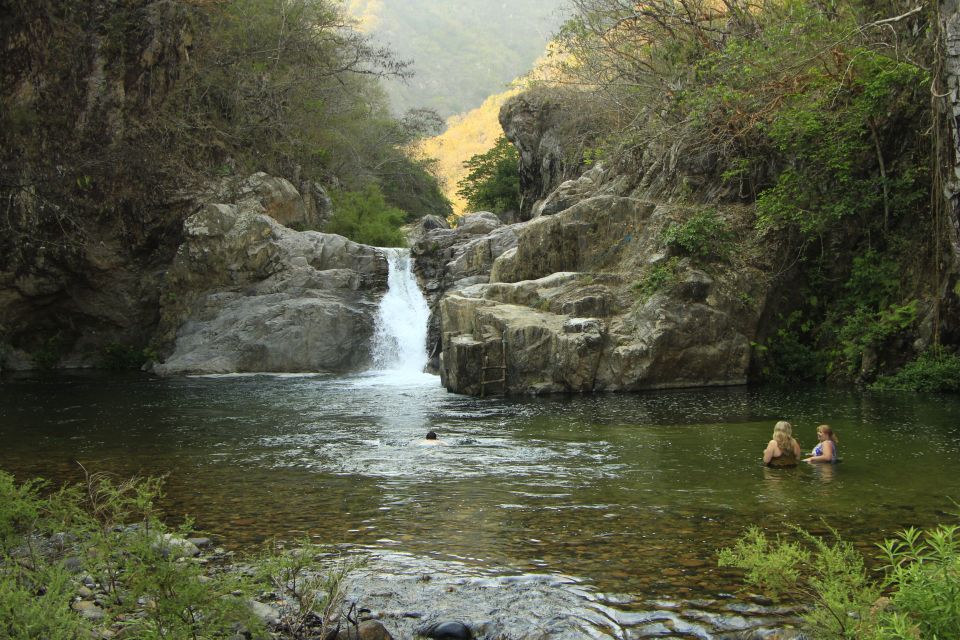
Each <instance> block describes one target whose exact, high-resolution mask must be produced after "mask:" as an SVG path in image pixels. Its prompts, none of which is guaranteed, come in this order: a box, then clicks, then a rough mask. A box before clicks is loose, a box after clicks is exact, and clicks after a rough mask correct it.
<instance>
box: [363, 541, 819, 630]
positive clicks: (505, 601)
mask: <svg viewBox="0 0 960 640" xmlns="http://www.w3.org/2000/svg"><path fill="white" fill-rule="evenodd" d="M348 583H349V584H348V586H347V598H348V601H351V602H355V603H356V604H357V606H358V607H362V608H363V609H365V610H368V611H369V613H368V614H367V615H368V616H369V617H371V618H373V619H376V620H379V621H380V622H382V623H383V625H384V626H385V627H386V628H387V629H388V630H390V632H391V633H392V635H393V636H394V637H396V638H413V637H429V638H437V639H439V638H469V637H473V638H477V639H480V640H484V639H489V640H493V639H494V638H496V639H502V640H534V639H537V640H539V639H546V638H560V639H570V640H573V639H575V638H576V639H580V638H617V639H633V638H699V639H702V640H735V639H737V640H753V639H756V640H760V639H767V638H770V639H773V638H779V639H782V640H791V639H800V638H802V637H803V636H802V635H801V634H800V632H799V630H798V625H799V618H798V613H799V612H798V610H797V609H796V608H794V607H775V606H769V605H766V606H765V605H761V604H756V603H754V602H750V601H745V600H740V599H737V598H734V597H733V596H731V595H728V594H718V595H717V596H716V597H714V598H710V599H696V600H686V601H684V600H648V599H637V598H634V597H633V596H631V595H629V594H605V593H600V592H597V591H595V590H594V589H592V588H591V587H590V586H589V585H586V584H584V583H583V582H581V581H580V580H578V579H576V578H574V577H570V576H564V575H553V574H551V575H545V574H523V575H497V574H495V573H480V572H478V571H476V570H475V569H473V568H471V567H469V566H468V565H466V564H461V563H456V562H442V561H437V560H430V559H424V558H415V557H413V556H408V555H404V554H385V553H379V554H375V555H374V556H373V557H371V559H370V562H369V563H368V565H367V566H366V568H364V569H362V570H360V571H357V572H356V573H354V574H351V576H350V577H349V578H348ZM467 633H469V634H470V635H466V634H467Z"/></svg>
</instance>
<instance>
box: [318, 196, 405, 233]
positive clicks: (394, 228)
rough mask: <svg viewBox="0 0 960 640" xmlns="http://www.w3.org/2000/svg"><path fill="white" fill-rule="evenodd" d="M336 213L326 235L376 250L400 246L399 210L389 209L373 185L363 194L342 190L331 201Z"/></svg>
mask: <svg viewBox="0 0 960 640" xmlns="http://www.w3.org/2000/svg"><path fill="white" fill-rule="evenodd" d="M333 201H334V205H335V209H336V213H335V214H334V215H333V217H332V218H331V219H330V222H329V224H328V225H327V231H329V232H330V233H339V234H340V235H342V236H346V237H348V238H351V239H353V240H355V241H356V242H362V243H363V244H369V245H373V246H376V247H400V246H403V244H404V237H403V233H402V232H401V231H400V228H399V227H400V225H401V224H403V220H404V215H403V211H401V210H400V209H397V208H396V207H391V206H390V205H389V204H387V202H386V200H384V198H383V194H382V193H380V190H379V189H378V188H377V187H376V186H375V185H369V186H368V187H367V188H366V189H364V190H363V191H345V192H341V193H339V194H336V196H335V197H334V199H333Z"/></svg>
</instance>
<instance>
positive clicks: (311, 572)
mask: <svg viewBox="0 0 960 640" xmlns="http://www.w3.org/2000/svg"><path fill="white" fill-rule="evenodd" d="M323 551H324V550H323V548H322V547H321V546H319V545H316V544H314V543H313V542H311V541H310V539H309V538H303V539H302V540H300V541H299V542H298V543H297V544H296V546H295V547H294V548H293V549H287V548H285V547H284V546H283V545H281V544H279V543H276V542H274V543H272V544H271V545H269V546H268V547H267V549H266V550H265V552H264V553H263V555H261V556H260V558H259V560H258V562H257V567H256V569H257V578H258V580H259V581H260V582H261V583H264V584H268V585H269V586H270V587H271V588H272V589H274V590H275V591H276V592H277V593H279V594H281V595H282V596H283V597H284V598H285V599H289V600H292V601H294V602H296V603H297V606H296V607H294V608H292V609H290V610H288V611H287V612H286V613H285V615H284V616H283V618H284V619H283V620H282V622H283V625H284V626H285V627H286V628H288V629H290V631H291V632H292V633H293V634H294V635H297V636H298V637H299V635H298V634H300V633H301V631H302V630H304V629H305V628H306V627H307V626H308V623H309V622H310V620H311V618H313V617H319V619H320V634H319V635H320V637H323V638H326V637H328V635H329V633H330V631H332V629H330V627H331V626H333V625H335V624H337V623H338V622H339V620H338V618H337V613H338V612H339V609H340V606H341V604H343V597H344V593H343V580H344V578H345V577H346V576H347V575H348V574H349V573H350V572H351V571H353V570H354V569H357V568H359V567H360V566H362V565H363V562H364V561H363V559H362V558H352V559H341V560H340V562H338V563H337V564H336V565H335V566H334V567H333V568H331V569H328V570H327V571H323V572H318V571H317V570H316V559H317V557H319V556H320V555H321V553H322V552H323Z"/></svg>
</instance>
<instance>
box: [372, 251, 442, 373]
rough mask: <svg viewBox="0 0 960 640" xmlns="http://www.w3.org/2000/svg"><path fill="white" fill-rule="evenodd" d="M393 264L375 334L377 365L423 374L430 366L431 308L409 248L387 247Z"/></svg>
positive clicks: (382, 369) (379, 310)
mask: <svg viewBox="0 0 960 640" xmlns="http://www.w3.org/2000/svg"><path fill="white" fill-rule="evenodd" d="M383 252H384V254H386V256H387V262H388V263H389V264H390V274H389V277H388V279H387V293H386V294H385V295H384V296H383V300H381V301H380V308H379V309H378V310H377V318H376V324H375V329H374V336H373V366H374V368H375V369H378V370H381V371H404V372H410V373H422V372H423V369H424V368H425V367H426V366H427V322H428V321H429V319H430V307H429V306H428V305H427V300H426V298H424V297H423V293H421V291H420V287H419V285H418V284H417V279H416V277H415V276H414V275H413V259H412V258H411V256H410V250H409V249H383Z"/></svg>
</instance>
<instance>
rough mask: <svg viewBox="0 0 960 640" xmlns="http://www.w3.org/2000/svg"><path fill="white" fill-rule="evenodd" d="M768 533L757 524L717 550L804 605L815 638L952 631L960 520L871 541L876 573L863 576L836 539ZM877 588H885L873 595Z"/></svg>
mask: <svg viewBox="0 0 960 640" xmlns="http://www.w3.org/2000/svg"><path fill="white" fill-rule="evenodd" d="M794 533H795V539H794V540H784V539H782V538H780V537H777V538H776V539H775V540H769V539H768V538H767V537H766V535H765V534H764V533H763V532H762V531H761V530H760V529H757V528H751V529H750V530H748V531H747V532H746V533H745V534H744V535H743V536H742V537H741V538H740V540H739V541H738V542H737V543H736V544H735V545H734V546H733V547H732V548H726V549H722V550H721V551H720V553H719V560H718V561H719V564H720V566H732V567H738V568H740V569H743V570H744V571H745V579H746V581H747V583H748V584H750V585H751V586H752V587H755V588H759V589H761V590H763V591H764V592H765V593H768V594H769V595H771V596H773V597H776V598H783V597H791V598H794V599H798V600H800V601H801V602H803V603H804V604H806V605H808V608H807V610H806V612H805V613H804V616H803V617H804V621H805V625H806V627H807V630H808V631H810V632H811V634H812V635H813V637H816V638H825V639H828V638H838V639H849V640H908V639H914V638H957V637H960V535H958V533H960V527H957V526H955V525H949V526H945V525H941V526H939V527H936V528H933V529H927V530H919V529H915V528H912V527H911V528H909V529H906V530H903V531H901V532H899V533H898V534H897V535H896V536H894V537H893V538H889V539H887V540H885V541H884V542H883V543H881V544H879V545H878V546H879V548H880V551H881V555H880V559H881V560H882V561H883V563H884V566H883V571H884V573H883V577H882V578H880V579H872V578H870V577H869V576H868V574H867V571H866V569H865V563H864V559H863V557H862V555H860V553H858V552H857V551H856V550H855V549H854V547H853V546H852V545H851V544H849V543H847V542H844V541H842V540H840V539H839V538H838V537H837V535H836V532H833V536H832V537H833V540H832V541H827V540H825V539H823V538H820V537H817V536H813V535H811V534H809V533H807V532H806V531H803V530H802V529H795V530H794ZM881 594H886V595H885V597H883V598H881V597H880V596H881Z"/></svg>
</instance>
